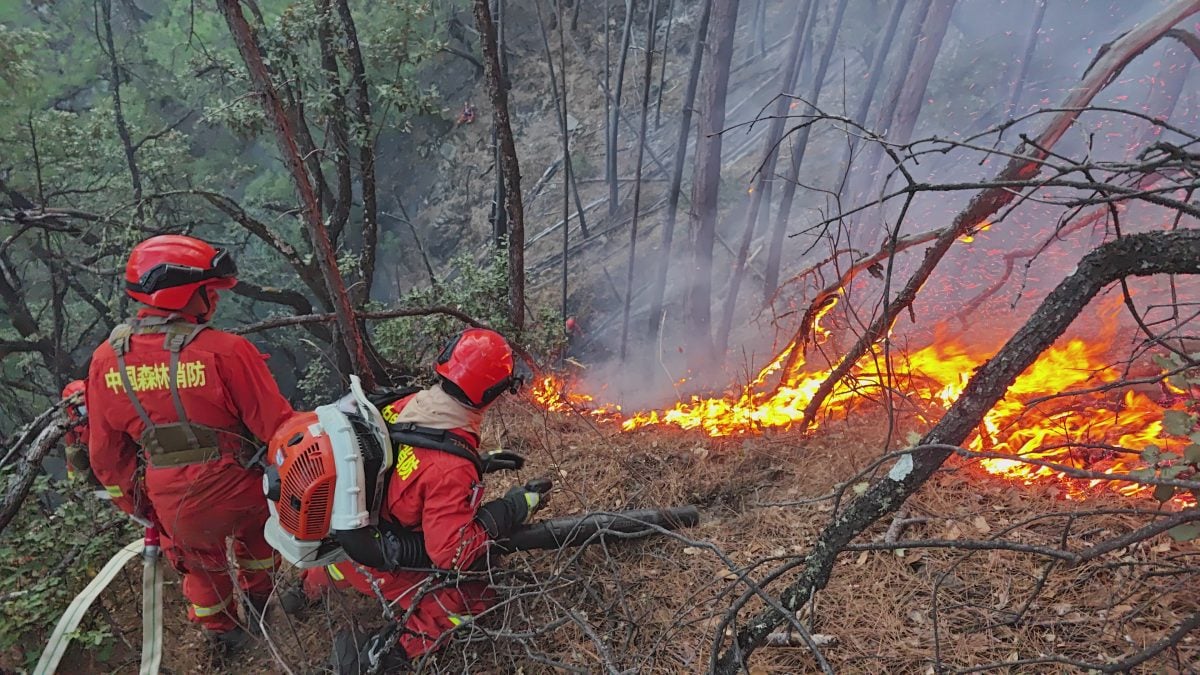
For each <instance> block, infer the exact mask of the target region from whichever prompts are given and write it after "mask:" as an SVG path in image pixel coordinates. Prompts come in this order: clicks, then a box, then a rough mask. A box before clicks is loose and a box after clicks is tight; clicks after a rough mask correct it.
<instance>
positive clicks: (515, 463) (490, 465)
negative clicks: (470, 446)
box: [480, 450, 525, 473]
mask: <svg viewBox="0 0 1200 675" xmlns="http://www.w3.org/2000/svg"><path fill="white" fill-rule="evenodd" d="M480 459H482V461H483V472H484V473H492V472H493V471H520V470H521V469H523V468H525V458H524V457H522V456H521V455H518V454H517V453H515V452H509V451H507V450H493V451H491V452H489V453H486V454H485V455H483V456H482V457H481V458H480Z"/></svg>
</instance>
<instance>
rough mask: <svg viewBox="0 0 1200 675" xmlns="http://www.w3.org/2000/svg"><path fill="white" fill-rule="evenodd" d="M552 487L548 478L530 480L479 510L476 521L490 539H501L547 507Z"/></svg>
mask: <svg viewBox="0 0 1200 675" xmlns="http://www.w3.org/2000/svg"><path fill="white" fill-rule="evenodd" d="M553 487H554V483H553V482H551V481H550V480H549V479H548V478H539V479H535V480H531V481H529V482H528V483H526V484H525V485H524V486H523V487H515V488H513V489H511V490H509V491H508V492H506V493H505V494H504V496H503V497H501V498H500V499H493V500H492V501H490V502H488V503H486V504H484V505H483V506H481V507H479V512H478V513H477V514H476V515H475V518H476V520H478V521H479V522H480V524H481V525H483V529H485V530H487V533H488V536H489V537H491V538H492V539H503V538H504V537H507V536H508V535H509V534H512V531H513V530H514V529H516V527H517V526H518V525H522V524H524V523H525V522H527V521H528V520H529V518H530V517H531V516H532V515H533V514H534V513H536V512H537V511H538V510H540V509H541V508H542V507H543V506H545V505H546V501H547V500H548V498H549V497H548V496H549V494H550V489H551V488H553Z"/></svg>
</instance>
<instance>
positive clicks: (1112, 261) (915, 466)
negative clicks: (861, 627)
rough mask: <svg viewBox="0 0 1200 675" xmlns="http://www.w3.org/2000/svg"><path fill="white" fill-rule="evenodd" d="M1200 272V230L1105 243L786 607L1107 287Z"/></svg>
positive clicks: (809, 563)
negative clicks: (1138, 279) (1139, 278)
mask: <svg viewBox="0 0 1200 675" xmlns="http://www.w3.org/2000/svg"><path fill="white" fill-rule="evenodd" d="M1154 274H1200V230H1179V231H1175V232H1152V233H1147V234H1135V235H1130V236H1127V237H1121V238H1119V239H1117V240H1115V241H1112V242H1109V243H1107V244H1104V245H1103V246H1101V247H1099V248H1097V249H1096V250H1094V251H1092V252H1091V253H1089V254H1088V255H1087V256H1085V257H1084V258H1083V260H1081V261H1080V263H1079V265H1078V267H1077V268H1076V270H1075V272H1074V273H1072V274H1071V275H1070V276H1068V277H1067V278H1066V279H1064V280H1063V281H1062V282H1061V283H1060V284H1059V285H1058V286H1057V287H1056V288H1055V289H1054V290H1053V291H1052V292H1051V293H1050V294H1049V295H1048V296H1046V299H1045V300H1043V301H1042V303H1041V305H1040V306H1039V307H1038V308H1037V310H1036V311H1035V312H1034V313H1033V315H1032V316H1031V317H1030V318H1029V321H1028V322H1027V323H1026V324H1025V325H1024V326H1023V327H1022V328H1021V329H1020V330H1019V331H1017V332H1016V334H1014V335H1013V336H1012V338H1010V339H1009V340H1008V342H1007V343H1006V344H1005V345H1004V347H1003V348H1001V349H1000V351H999V352H997V354H996V356H995V357H993V358H992V359H990V360H988V361H987V362H986V363H985V364H984V365H983V366H981V367H980V368H979V369H978V370H977V371H975V374H974V376H972V377H971V380H970V382H968V383H967V386H966V387H965V388H964V389H963V392H962V394H961V395H960V396H959V397H958V400H956V401H955V402H954V405H952V406H951V407H950V409H949V410H947V411H946V415H945V416H944V417H943V418H942V419H941V421H940V422H938V424H937V425H936V426H934V428H933V429H931V430H930V431H929V433H927V434H925V436H924V437H923V438H922V439H921V440H920V443H919V444H918V445H917V447H916V448H914V449H913V450H912V451H911V452H910V453H908V454H905V455H903V456H902V457H901V459H900V460H899V461H898V462H897V463H896V465H895V466H894V467H893V468H892V470H891V471H889V472H888V476H887V477H885V478H883V479H882V480H879V481H877V482H875V483H874V484H873V485H871V486H870V487H869V488H868V489H867V491H866V492H865V493H863V495H862V496H861V497H858V498H857V499H855V500H854V501H853V502H851V503H850V504H849V505H847V506H846V507H845V508H844V509H843V510H842V511H841V512H840V513H839V514H838V515H837V516H836V517H835V518H834V519H833V521H832V522H831V523H829V525H827V526H826V527H825V529H823V530H822V531H821V533H820V535H818V537H817V540H816V542H815V543H814V544H813V546H812V547H811V548H810V552H809V554H808V556H807V557H806V558H805V561H804V567H803V570H802V571H801V572H800V576H799V577H798V578H797V579H796V580H795V581H793V582H792V583H791V584H789V585H788V587H787V588H786V589H785V590H784V591H783V593H782V594H780V596H779V604H780V606H781V607H782V608H783V610H784V611H787V612H795V611H796V610H798V609H800V608H801V607H802V606H803V605H804V604H805V603H807V602H808V601H809V599H811V598H812V596H813V594H814V593H816V592H817V591H819V590H821V589H822V588H824V587H825V585H826V584H828V583H829V579H830V576H831V575H832V572H833V567H834V564H835V563H836V561H837V558H838V555H839V554H840V553H841V552H842V550H843V549H844V548H845V547H846V545H847V544H849V543H850V542H851V541H852V540H853V539H854V538H855V537H857V536H858V535H859V534H861V533H862V532H863V531H865V530H866V529H867V528H868V527H870V526H871V525H872V524H874V523H875V522H877V521H878V520H879V519H880V518H882V517H883V516H885V515H887V514H889V513H893V512H895V511H896V510H897V509H899V508H900V507H901V505H903V504H904V502H905V500H907V499H908V498H909V497H910V496H912V495H913V494H914V493H915V492H916V491H917V490H918V489H920V487H921V486H922V485H924V484H925V482H926V481H928V480H929V478H930V477H932V476H933V475H934V473H935V472H936V471H937V470H938V468H939V467H940V466H941V465H942V464H943V463H944V462H945V461H946V459H948V458H949V457H950V456H951V455H952V454H954V451H955V449H956V448H957V447H958V446H961V445H962V443H963V442H964V441H965V440H966V439H967V438H968V437H969V436H970V435H971V434H972V433H973V432H975V430H976V429H978V428H979V425H980V423H981V422H982V420H983V416H984V415H986V414H987V412H988V411H989V410H991V409H992V407H993V406H994V405H995V404H996V402H997V401H999V400H1000V399H1001V398H1002V397H1003V396H1004V394H1005V393H1006V392H1007V391H1008V388H1009V387H1010V386H1012V384H1013V382H1015V381H1016V379H1017V376H1018V375H1020V374H1021V373H1022V372H1023V371H1024V370H1025V369H1026V368H1028V367H1029V366H1030V365H1032V364H1033V362H1034V361H1036V360H1037V357H1038V356H1039V355H1040V354H1041V353H1042V352H1043V351H1045V350H1046V349H1047V348H1048V347H1050V345H1052V344H1053V343H1054V341H1055V340H1056V339H1057V338H1058V337H1059V336H1061V335H1062V334H1063V333H1064V332H1065V331H1066V330H1067V328H1068V327H1069V326H1070V325H1071V322H1072V321H1074V319H1075V317H1076V316H1078V314H1079V313H1080V311H1082V310H1083V308H1084V307H1085V306H1086V305H1087V304H1088V303H1089V302H1090V301H1091V300H1092V298H1094V297H1095V296H1096V294H1097V293H1099V292H1100V291H1101V290H1102V289H1103V288H1105V287H1106V286H1108V285H1109V284H1112V283H1113V282H1115V281H1118V280H1120V279H1124V278H1126V277H1130V276H1150V275H1154ZM785 620H786V617H785V616H783V615H782V614H781V613H780V612H778V611H776V610H775V609H771V610H769V611H765V612H763V613H761V614H759V615H758V616H756V617H754V618H753V619H752V620H750V622H749V623H747V624H746V625H745V627H744V628H742V629H741V630H740V631H738V633H737V636H736V638H735V640H736V641H735V643H734V644H733V645H732V646H730V647H729V648H728V649H726V650H725V652H724V653H723V654H721V655H720V658H719V659H718V658H717V655H716V652H715V651H714V653H713V658H712V661H711V665H712V666H713V668H712V670H714V671H715V672H717V673H721V674H722V675H733V674H734V673H738V672H740V671H741V669H742V665H743V664H744V663H745V661H746V659H747V658H749V656H750V655H751V654H752V653H753V652H754V650H755V649H756V648H757V647H759V646H760V645H761V644H762V643H763V641H764V640H765V639H766V637H767V635H769V634H770V632H771V631H772V630H773V629H774V628H775V627H776V626H779V625H780V624H782V623H783V622H784V621H785Z"/></svg>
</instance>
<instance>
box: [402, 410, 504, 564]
mask: <svg viewBox="0 0 1200 675" xmlns="http://www.w3.org/2000/svg"><path fill="white" fill-rule="evenodd" d="M411 400H412V397H411V396H409V397H406V398H402V399H400V400H399V401H396V402H395V403H392V404H389V405H387V406H384V407H383V408H382V410H381V412H382V413H383V416H384V419H386V420H393V419H395V418H396V416H397V415H398V414H399V412H400V411H401V410H402V409H403V408H404V406H405V405H407V404H408V403H409V402H410V401H411ZM450 432H451V433H453V434H454V435H455V436H456V437H458V438H459V439H461V440H462V441H463V442H464V443H465V444H466V445H467V446H468V447H470V448H471V450H475V449H476V448H477V447H478V445H479V438H478V436H477V435H476V434H477V433H478V430H473V429H461V428H460V429H451V430H450ZM395 450H396V464H395V467H394V468H393V474H392V477H391V481H390V483H389V485H388V491H387V496H386V498H385V502H384V510H385V513H384V514H383V515H384V519H385V520H390V521H392V522H394V523H397V524H399V525H403V526H405V527H408V528H410V529H413V530H416V531H419V532H421V533H423V534H424V537H425V550H426V552H427V553H428V554H429V559H430V561H432V562H433V564H434V566H435V567H438V568H440V569H466V568H468V567H470V566H471V564H472V563H474V562H475V560H476V559H478V558H479V557H480V556H481V555H483V553H484V552H485V551H486V549H487V542H488V535H487V531H486V530H484V529H483V526H482V525H480V524H479V521H477V520H475V512H476V511H477V510H478V508H479V505H480V503H481V500H482V498H483V482H482V480H481V479H480V476H479V473H478V471H477V469H476V468H475V465H474V464H473V463H472V462H471V461H470V460H468V459H466V458H464V457H459V456H458V455H454V454H451V453H449V452H446V451H444V450H433V449H430V448H421V447H413V446H408V445H400V446H398V447H396V449H395Z"/></svg>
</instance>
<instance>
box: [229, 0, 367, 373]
mask: <svg viewBox="0 0 1200 675" xmlns="http://www.w3.org/2000/svg"><path fill="white" fill-rule="evenodd" d="M218 7H220V9H221V14H223V15H224V16H225V22H226V23H227V24H228V26H229V32H230V33H231V34H232V35H233V40H234V43H236V44H237V48H238V51H239V52H240V53H241V55H242V60H243V61H244V62H245V64H246V72H247V73H248V74H249V76H250V81H251V82H252V83H253V84H254V88H255V90H256V91H257V92H258V96H259V99H260V100H261V102H262V106H263V109H264V110H263V111H264V112H265V113H266V116H267V119H268V120H270V121H271V126H272V129H273V130H274V132H275V140H276V142H277V143H278V144H279V151H280V152H281V153H283V158H284V161H285V162H286V164H287V166H288V170H289V171H290V172H291V175H292V182H293V183H294V184H295V186H296V191H297V192H298V193H299V195H300V200H301V202H302V203H303V204H304V217H305V220H306V221H307V222H306V225H307V228H306V229H308V231H309V235H310V237H311V238H312V242H313V251H314V253H315V254H316V258H317V262H318V264H319V265H320V267H321V275H322V277H323V278H324V279H325V286H326V288H327V289H328V291H329V297H330V299H331V300H332V302H333V311H334V314H335V315H336V316H337V327H338V332H339V333H340V334H341V338H342V340H344V341H345V347H346V352H347V353H348V354H349V356H350V362H351V366H352V367H353V368H354V370H355V372H356V373H357V374H358V376H359V377H361V378H362V381H363V387H364V388H366V389H368V390H370V389H374V388H375V375H374V373H373V371H372V370H371V366H370V362H369V361H368V360H367V350H366V345H365V343H364V339H363V334H362V332H361V331H360V330H359V325H358V323H357V321H355V318H354V307H353V306H352V305H351V303H350V295H349V294H348V293H347V292H346V285H345V282H344V281H343V279H342V274H341V272H340V271H339V270H338V267H337V257H336V255H335V253H334V251H333V245H332V243H331V242H330V239H329V232H328V230H326V228H325V222H324V220H322V218H321V211H320V207H319V205H318V204H317V196H316V193H315V192H314V190H313V185H312V183H311V182H310V179H309V176H308V174H307V173H305V169H304V160H303V159H302V158H301V157H300V152H299V149H298V148H297V146H296V139H295V136H294V134H293V132H292V129H291V122H290V121H289V120H288V116H287V114H286V113H285V112H284V109H283V105H282V104H281V103H280V101H279V97H278V96H277V94H276V92H275V87H274V85H272V83H271V77H270V74H269V73H268V72H267V68H266V65H265V64H264V63H263V60H262V54H261V52H260V51H259V48H258V43H257V40H256V39H255V36H254V33H253V31H252V30H251V28H250V24H248V23H247V22H246V17H245V16H244V15H243V14H242V7H241V4H240V2H239V0H218Z"/></svg>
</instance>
